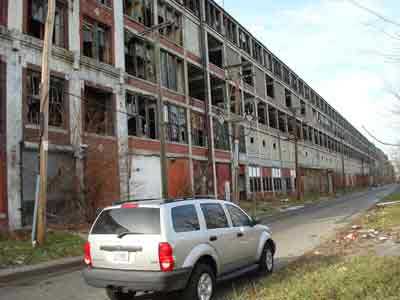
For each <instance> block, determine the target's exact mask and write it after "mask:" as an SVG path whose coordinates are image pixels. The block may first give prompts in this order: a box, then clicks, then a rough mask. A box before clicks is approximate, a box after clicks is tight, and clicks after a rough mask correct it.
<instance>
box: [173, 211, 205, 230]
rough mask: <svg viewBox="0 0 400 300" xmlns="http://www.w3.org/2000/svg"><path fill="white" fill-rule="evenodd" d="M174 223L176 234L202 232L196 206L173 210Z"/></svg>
mask: <svg viewBox="0 0 400 300" xmlns="http://www.w3.org/2000/svg"><path fill="white" fill-rule="evenodd" d="M171 215H172V223H173V225H174V230H175V232H178V233H179V232H190V231H197V230H200V224H199V219H198V218H197V212H196V208H195V207H194V205H183V206H177V207H173V208H172V209H171Z"/></svg>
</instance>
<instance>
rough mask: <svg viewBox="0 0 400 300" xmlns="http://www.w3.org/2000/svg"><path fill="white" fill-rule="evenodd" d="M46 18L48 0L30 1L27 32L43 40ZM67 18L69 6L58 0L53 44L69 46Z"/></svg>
mask: <svg viewBox="0 0 400 300" xmlns="http://www.w3.org/2000/svg"><path fill="white" fill-rule="evenodd" d="M2 2H4V1H2ZM0 13H1V12H0ZM46 18H47V0H32V1H28V24H27V26H28V28H27V33H28V34H29V35H31V36H33V37H36V38H38V39H41V40H43V39H44V34H45V23H46ZM67 20H68V9H67V6H66V5H65V4H64V2H62V1H56V11H55V18H54V32H53V44H54V45H56V46H58V47H62V48H66V47H67V40H68V28H67Z"/></svg>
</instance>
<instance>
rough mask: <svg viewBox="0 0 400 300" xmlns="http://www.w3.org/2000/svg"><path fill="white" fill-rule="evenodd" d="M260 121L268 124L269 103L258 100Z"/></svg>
mask: <svg viewBox="0 0 400 300" xmlns="http://www.w3.org/2000/svg"><path fill="white" fill-rule="evenodd" d="M257 109H258V122H260V124H263V125H267V105H266V104H265V103H264V102H261V101H260V102H258V104H257Z"/></svg>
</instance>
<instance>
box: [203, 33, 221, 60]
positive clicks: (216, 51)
mask: <svg viewBox="0 0 400 300" xmlns="http://www.w3.org/2000/svg"><path fill="white" fill-rule="evenodd" d="M207 40H208V58H209V61H210V63H212V64H214V65H216V66H218V67H220V68H222V67H223V44H222V43H221V42H220V41H218V40H217V39H216V38H214V37H213V36H212V35H211V34H208V39H207Z"/></svg>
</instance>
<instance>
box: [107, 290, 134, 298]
mask: <svg viewBox="0 0 400 300" xmlns="http://www.w3.org/2000/svg"><path fill="white" fill-rule="evenodd" d="M106 292H107V296H108V298H109V299H110V300H133V299H134V298H135V295H136V293H135V292H127V293H124V292H122V291H121V290H118V289H112V288H107V289H106Z"/></svg>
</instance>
